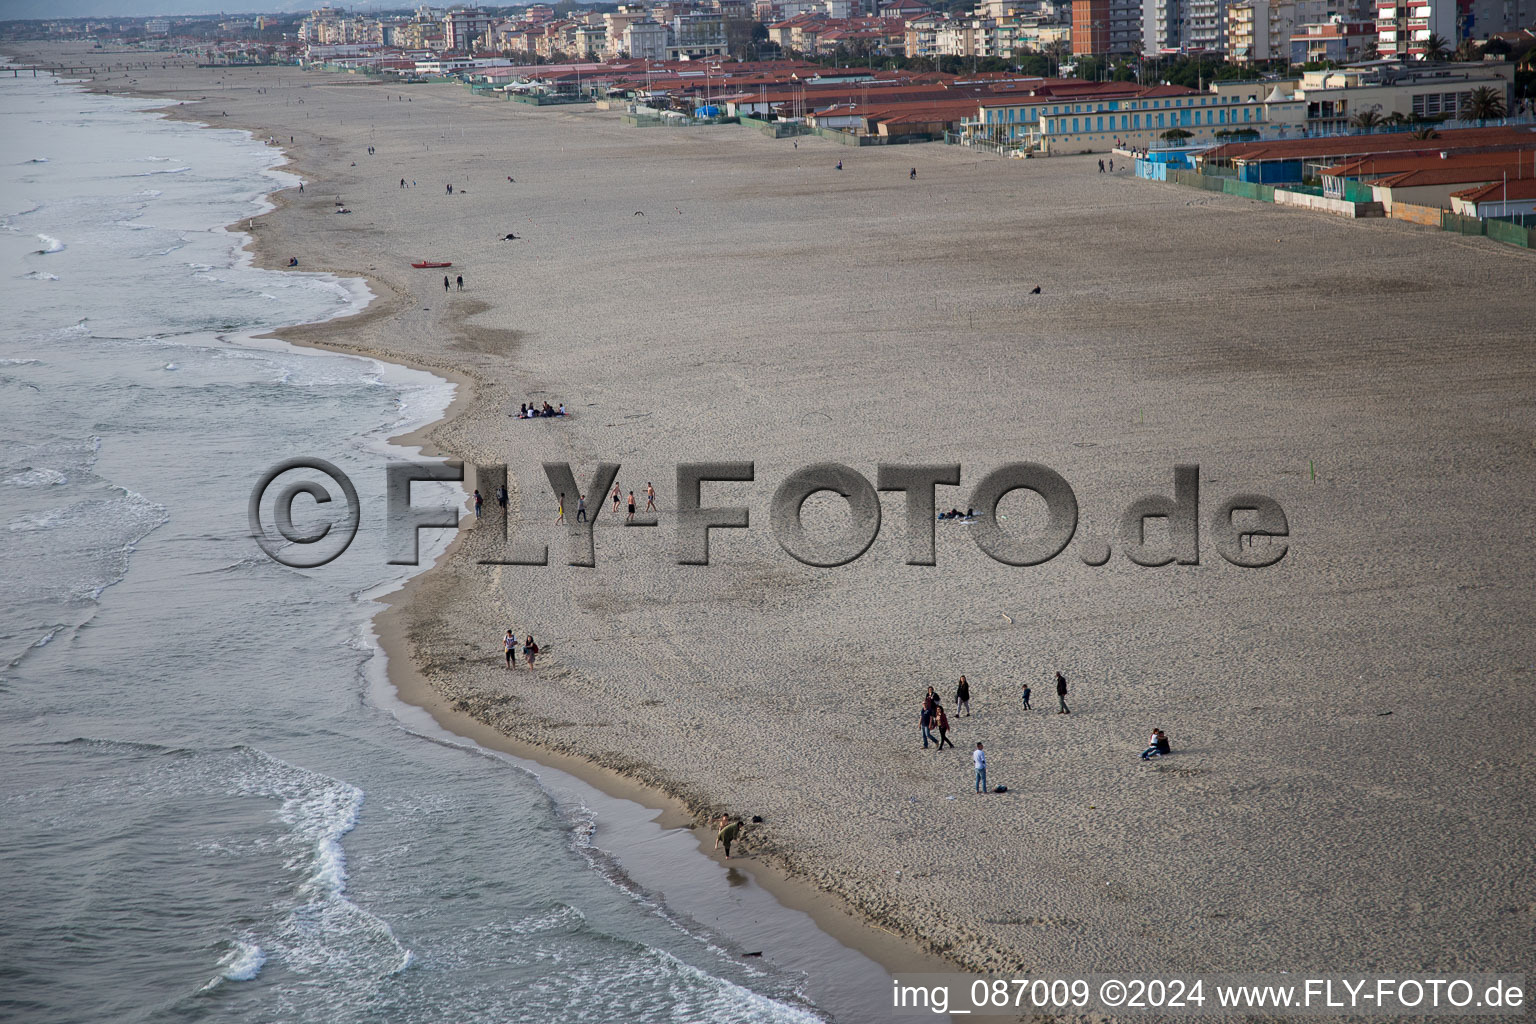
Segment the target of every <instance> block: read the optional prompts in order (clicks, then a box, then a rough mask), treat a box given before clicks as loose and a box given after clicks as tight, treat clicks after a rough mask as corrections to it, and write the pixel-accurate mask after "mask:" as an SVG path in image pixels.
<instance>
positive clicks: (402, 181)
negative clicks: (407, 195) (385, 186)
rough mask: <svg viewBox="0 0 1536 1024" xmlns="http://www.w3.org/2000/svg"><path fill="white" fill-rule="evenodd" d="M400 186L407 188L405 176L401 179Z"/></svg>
mask: <svg viewBox="0 0 1536 1024" xmlns="http://www.w3.org/2000/svg"><path fill="white" fill-rule="evenodd" d="M400 187H401V188H405V179H404V178H401V179H400Z"/></svg>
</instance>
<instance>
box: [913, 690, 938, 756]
mask: <svg viewBox="0 0 1536 1024" xmlns="http://www.w3.org/2000/svg"><path fill="white" fill-rule="evenodd" d="M933 707H934V706H933V705H932V704H930V703H928V701H926V700H925V701H923V710H922V712H921V713H920V714H919V715H918V721H919V722H921V723H922V726H923V749H924V750H927V749H928V744H929V743H930V742H937V741H936V740H934V739H933V728H932V726H933Z"/></svg>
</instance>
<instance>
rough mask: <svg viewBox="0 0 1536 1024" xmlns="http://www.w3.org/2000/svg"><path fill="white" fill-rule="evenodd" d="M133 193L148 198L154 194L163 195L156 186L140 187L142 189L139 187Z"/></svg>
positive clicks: (151, 197)
mask: <svg viewBox="0 0 1536 1024" xmlns="http://www.w3.org/2000/svg"><path fill="white" fill-rule="evenodd" d="M134 195H137V196H146V197H148V198H150V199H154V198H155V197H156V196H163V195H165V193H164V192H162V191H160V190H159V189H157V188H142V189H139V191H137V192H135V193H134Z"/></svg>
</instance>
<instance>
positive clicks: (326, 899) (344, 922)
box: [236, 747, 414, 978]
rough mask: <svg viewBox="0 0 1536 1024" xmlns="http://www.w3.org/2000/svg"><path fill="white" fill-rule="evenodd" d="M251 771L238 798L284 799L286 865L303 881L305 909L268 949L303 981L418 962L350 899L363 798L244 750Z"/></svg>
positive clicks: (342, 785) (241, 779)
mask: <svg viewBox="0 0 1536 1024" xmlns="http://www.w3.org/2000/svg"><path fill="white" fill-rule="evenodd" d="M241 753H242V754H243V756H244V757H245V770H244V771H242V772H241V773H240V775H239V776H238V777H237V779H236V792H237V793H243V794H251V795H258V796H265V797H272V798H276V799H280V800H281V801H282V804H281V805H280V807H279V808H278V820H280V821H282V822H283V823H284V824H285V825H287V826H288V828H289V831H288V834H287V836H285V837H284V839H283V840H281V843H282V845H285V846H288V847H291V848H293V850H294V853H293V855H292V856H290V857H289V858H288V860H287V861H286V862H285V863H286V866H287V867H288V869H289V870H290V871H293V872H295V873H296V874H297V875H298V876H299V879H300V881H299V884H298V888H297V893H296V895H297V897H298V899H299V903H298V905H297V906H295V907H293V908H291V909H290V911H289V913H288V914H287V916H286V918H285V920H284V922H283V924H282V926H281V928H280V929H279V931H278V933H277V934H276V935H275V936H273V937H272V938H271V939H270V940H269V941H268V942H267V945H268V946H270V947H271V948H272V950H273V952H274V953H275V954H277V955H278V956H279V958H280V959H281V960H282V962H283V964H284V966H286V967H288V968H289V969H290V970H293V971H296V972H297V973H300V974H314V973H317V972H324V973H327V974H342V975H348V976H363V977H374V978H378V977H384V976H387V975H391V974H398V973H399V972H401V971H403V970H405V969H407V968H408V967H410V965H411V964H412V963H413V962H414V957H413V956H412V955H411V951H410V950H408V949H406V948H405V947H404V946H402V945H401V944H400V941H399V939H398V938H396V936H395V933H394V930H393V929H392V928H390V926H389V923H388V922H387V921H385V920H384V919H383V918H381V917H379V916H377V915H376V914H372V913H369V912H368V911H367V910H364V909H363V908H362V907H359V906H358V905H357V904H355V903H353V902H352V901H351V900H350V899H348V898H347V895H346V886H347V859H346V852H345V850H344V849H343V848H342V845H341V840H342V838H343V837H344V836H346V835H347V833H349V832H351V831H352V830H353V829H354V828H356V827H357V822H358V816H359V814H360V813H361V811H362V807H363V796H364V794H363V791H362V790H361V789H358V788H357V787H356V786H353V785H350V784H348V783H346V782H342V781H340V780H337V779H332V778H327V777H326V776H324V775H320V774H319V773H317V772H312V771H308V770H307V769H304V768H299V767H297V766H295V765H291V764H289V763H288V762H286V761H283V760H281V759H279V758H276V757H273V756H272V755H270V754H267V753H265V752H264V751H261V750H256V749H254V748H249V747H246V748H241Z"/></svg>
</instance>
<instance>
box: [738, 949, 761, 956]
mask: <svg viewBox="0 0 1536 1024" xmlns="http://www.w3.org/2000/svg"><path fill="white" fill-rule="evenodd" d="M741 955H742V956H762V955H763V951H762V950H760V949H759V950H757V951H756V952H754V953H743V954H741Z"/></svg>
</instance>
